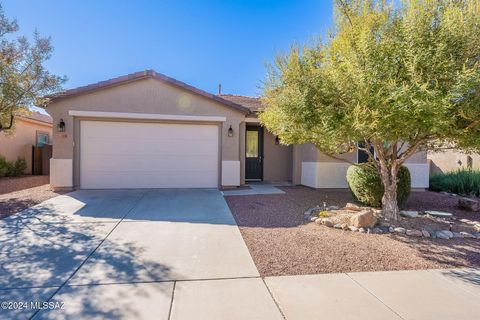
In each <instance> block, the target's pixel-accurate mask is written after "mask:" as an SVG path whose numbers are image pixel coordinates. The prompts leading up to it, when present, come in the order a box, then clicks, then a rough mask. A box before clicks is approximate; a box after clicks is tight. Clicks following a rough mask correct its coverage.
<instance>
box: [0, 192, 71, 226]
mask: <svg viewBox="0 0 480 320" xmlns="http://www.w3.org/2000/svg"><path fill="white" fill-rule="evenodd" d="M60 194H62V193H60V192H53V191H52V190H51V189H50V185H49V184H44V185H42V186H39V187H35V188H29V189H24V190H21V191H15V192H10V193H6V194H2V195H0V219H3V218H5V217H8V216H10V215H12V214H15V213H17V212H20V211H22V210H24V209H26V208H29V207H31V206H34V205H36V204H39V203H40V202H43V201H45V200H48V199H50V198H53V197H56V196H58V195H60Z"/></svg>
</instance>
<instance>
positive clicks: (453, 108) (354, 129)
mask: <svg viewBox="0 0 480 320" xmlns="http://www.w3.org/2000/svg"><path fill="white" fill-rule="evenodd" d="M335 17H336V19H335V20H336V23H335V28H334V30H333V31H332V33H331V35H330V36H329V37H328V39H327V40H326V41H319V42H318V43H316V44H313V45H307V46H304V47H299V46H293V47H292V48H291V50H290V51H289V52H288V54H285V55H279V56H278V57H277V58H276V59H275V63H274V64H273V65H272V66H270V68H269V72H268V76H267V79H266V81H265V85H264V93H263V102H264V104H265V111H264V112H263V113H262V114H261V115H260V120H261V122H262V123H263V125H264V126H265V127H266V128H267V129H268V130H270V131H271V132H273V133H274V134H275V135H278V136H279V137H280V139H281V141H282V143H286V144H293V143H295V144H298V143H306V142H310V143H313V144H314V145H316V146H317V148H318V149H319V150H320V151H322V152H324V153H325V154H327V155H330V156H332V157H337V158H338V156H337V155H338V154H340V153H344V152H349V151H353V150H355V148H357V145H358V143H359V142H361V144H360V145H361V147H360V149H361V150H363V151H365V152H367V153H368V155H369V158H370V160H371V161H372V162H373V164H374V165H375V167H376V169H377V171H378V174H379V175H380V177H381V180H382V183H383V185H384V189H385V192H384V195H383V197H382V209H383V214H384V215H385V217H386V218H388V219H391V220H396V219H398V217H399V209H398V205H397V200H396V198H397V197H396V192H397V174H398V170H399V168H400V167H401V165H402V164H403V163H404V162H405V161H406V160H407V159H408V158H409V157H411V156H412V155H413V154H415V153H416V152H418V151H419V150H425V149H426V148H436V147H438V144H439V143H448V144H449V145H451V146H452V145H453V146H455V147H458V148H461V149H471V150H479V149H480V90H479V89H480V0H463V1H461V0H421V1H420V0H408V1H407V0H405V1H401V2H400V3H398V1H397V2H396V3H395V4H394V3H387V2H386V1H373V0H363V1H362V0H351V1H346V0H344V1H340V0H337V1H336V5H335ZM372 148H373V150H374V153H372V152H371V149H372Z"/></svg>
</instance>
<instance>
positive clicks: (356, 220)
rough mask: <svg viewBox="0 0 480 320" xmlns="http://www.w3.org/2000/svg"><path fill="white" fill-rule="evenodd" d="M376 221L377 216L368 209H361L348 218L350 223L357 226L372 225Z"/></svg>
mask: <svg viewBox="0 0 480 320" xmlns="http://www.w3.org/2000/svg"><path fill="white" fill-rule="evenodd" d="M376 223H377V217H375V215H374V214H373V212H372V211H370V210H363V211H360V212H359V213H356V214H354V215H353V216H352V217H351V218H350V225H352V226H354V227H357V228H365V227H370V228H371V227H373V226H374V225H375V224H376Z"/></svg>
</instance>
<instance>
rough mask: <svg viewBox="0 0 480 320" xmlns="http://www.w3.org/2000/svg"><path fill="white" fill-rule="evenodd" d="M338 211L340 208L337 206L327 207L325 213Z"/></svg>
mask: <svg viewBox="0 0 480 320" xmlns="http://www.w3.org/2000/svg"><path fill="white" fill-rule="evenodd" d="M338 209H340V208H339V207H337V206H329V207H327V211H332V210H338Z"/></svg>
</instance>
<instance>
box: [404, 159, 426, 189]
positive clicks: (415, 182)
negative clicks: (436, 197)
mask: <svg viewBox="0 0 480 320" xmlns="http://www.w3.org/2000/svg"><path fill="white" fill-rule="evenodd" d="M403 165H404V166H405V167H407V168H408V171H410V178H411V180H412V188H428V187H429V184H430V183H429V179H430V167H429V165H428V163H412V162H405V163H404V164H403Z"/></svg>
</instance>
